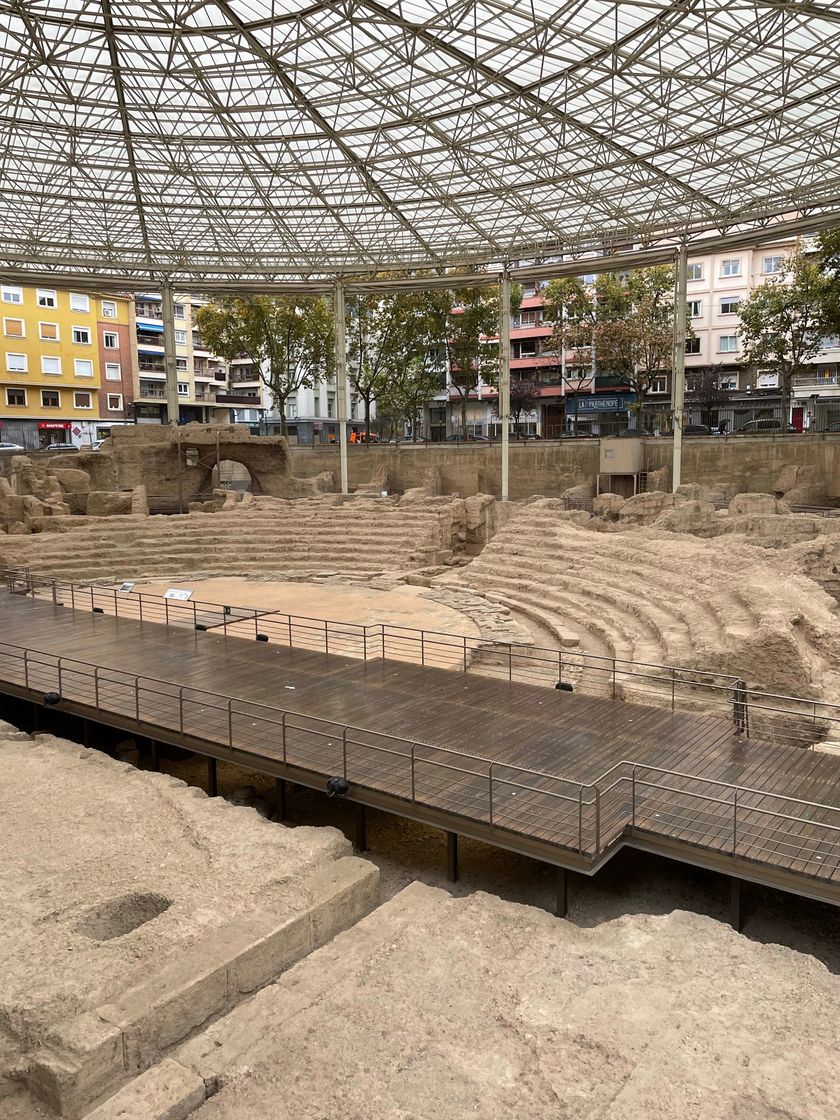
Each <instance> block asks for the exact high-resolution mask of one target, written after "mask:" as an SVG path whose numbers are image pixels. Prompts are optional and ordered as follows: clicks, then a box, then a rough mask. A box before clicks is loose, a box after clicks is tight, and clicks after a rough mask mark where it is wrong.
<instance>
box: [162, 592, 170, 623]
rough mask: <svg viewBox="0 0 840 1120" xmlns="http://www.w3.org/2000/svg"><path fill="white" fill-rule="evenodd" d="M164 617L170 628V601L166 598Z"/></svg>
mask: <svg viewBox="0 0 840 1120" xmlns="http://www.w3.org/2000/svg"><path fill="white" fill-rule="evenodd" d="M163 617H164V621H165V623H166V625H167V626H168V625H169V600H168V599H166V598H164V600H163Z"/></svg>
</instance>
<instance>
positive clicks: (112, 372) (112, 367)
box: [105, 362, 122, 381]
mask: <svg viewBox="0 0 840 1120" xmlns="http://www.w3.org/2000/svg"><path fill="white" fill-rule="evenodd" d="M105 380H106V381H122V369H121V367H120V364H119V362H106V363H105Z"/></svg>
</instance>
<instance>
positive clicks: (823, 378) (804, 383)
mask: <svg viewBox="0 0 840 1120" xmlns="http://www.w3.org/2000/svg"><path fill="white" fill-rule="evenodd" d="M793 387H794V389H812V390H814V391H815V392H819V391H820V390H821V389H837V388H840V373H803V374H801V375H800V376H799V377H794V379H793Z"/></svg>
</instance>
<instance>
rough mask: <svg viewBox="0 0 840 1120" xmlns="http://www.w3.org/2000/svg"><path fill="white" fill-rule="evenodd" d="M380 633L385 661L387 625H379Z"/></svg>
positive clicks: (381, 623) (382, 623)
mask: <svg viewBox="0 0 840 1120" xmlns="http://www.w3.org/2000/svg"><path fill="white" fill-rule="evenodd" d="M379 633H380V634H381V635H382V660H383V661H384V660H385V623H384V622H380V623H379Z"/></svg>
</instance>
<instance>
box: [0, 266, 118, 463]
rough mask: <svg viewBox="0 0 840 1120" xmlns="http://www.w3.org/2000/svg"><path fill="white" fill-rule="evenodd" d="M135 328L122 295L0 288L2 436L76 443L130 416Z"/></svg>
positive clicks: (33, 442) (34, 443)
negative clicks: (105, 426) (108, 424)
mask: <svg viewBox="0 0 840 1120" xmlns="http://www.w3.org/2000/svg"><path fill="white" fill-rule="evenodd" d="M132 334H133V304H132V303H131V301H130V300H128V299H127V298H125V297H121V296H115V295H107V294H100V293H94V292H71V291H65V290H62V289H54V288H43V287H37V288H36V287H23V286H16V285H14V284H3V285H2V286H0V342H1V343H2V347H0V349H2V353H0V442H3V443H14V444H18V445H23V446H25V447H26V448H28V449H29V448H37V447H44V446H48V445H50V444H53V443H65V444H67V443H72V444H74V445H75V446H77V447H78V446H84V445H85V444H88V443H91V442H93V441H94V440H95V439H96V438H97V437H98V435H99V432H98V429H97V425H98V423H99V422H105V421H107V422H125V420H126V419H127V418H128V415H129V411H128V410H129V409H130V395H131V394H130V387H131V385H132V366H133V364H134V363H133V360H132ZM124 386H125V387H126V388H124Z"/></svg>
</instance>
